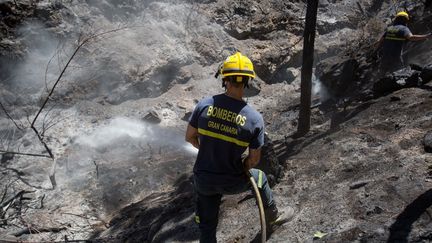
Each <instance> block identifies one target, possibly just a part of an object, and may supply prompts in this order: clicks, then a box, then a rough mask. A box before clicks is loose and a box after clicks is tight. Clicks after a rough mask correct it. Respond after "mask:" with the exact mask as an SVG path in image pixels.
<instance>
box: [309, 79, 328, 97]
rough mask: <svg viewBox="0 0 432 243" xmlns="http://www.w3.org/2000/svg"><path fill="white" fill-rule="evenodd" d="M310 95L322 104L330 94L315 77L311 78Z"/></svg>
mask: <svg viewBox="0 0 432 243" xmlns="http://www.w3.org/2000/svg"><path fill="white" fill-rule="evenodd" d="M312 95H313V96H314V97H318V98H319V99H320V101H321V102H324V101H326V100H328V99H329V98H330V93H329V92H328V90H327V88H326V87H325V86H324V85H323V84H322V83H321V81H320V80H319V78H317V77H316V76H315V75H313V77H312Z"/></svg>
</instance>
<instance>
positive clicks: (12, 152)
mask: <svg viewBox="0 0 432 243" xmlns="http://www.w3.org/2000/svg"><path fill="white" fill-rule="evenodd" d="M0 154H16V155H26V156H33V157H44V158H51V157H50V156H48V155H45V154H32V153H21V152H14V151H5V150H1V149H0Z"/></svg>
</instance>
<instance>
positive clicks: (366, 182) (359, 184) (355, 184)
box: [349, 180, 370, 190]
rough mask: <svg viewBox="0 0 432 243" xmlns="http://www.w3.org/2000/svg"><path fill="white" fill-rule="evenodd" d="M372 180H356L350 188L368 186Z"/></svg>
mask: <svg viewBox="0 0 432 243" xmlns="http://www.w3.org/2000/svg"><path fill="white" fill-rule="evenodd" d="M369 182H370V181H369V180H368V181H356V182H354V183H352V184H351V185H350V186H349V189H350V190H354V189H358V188H360V187H364V186H366V185H367V184H368V183H369Z"/></svg>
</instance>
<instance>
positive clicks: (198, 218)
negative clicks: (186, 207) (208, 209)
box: [195, 215, 200, 224]
mask: <svg viewBox="0 0 432 243" xmlns="http://www.w3.org/2000/svg"><path fill="white" fill-rule="evenodd" d="M195 223H197V224H199V223H200V217H199V216H198V215H195Z"/></svg>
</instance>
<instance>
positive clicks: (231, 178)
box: [185, 52, 294, 243]
mask: <svg viewBox="0 0 432 243" xmlns="http://www.w3.org/2000/svg"><path fill="white" fill-rule="evenodd" d="M218 74H220V75H221V76H222V86H223V87H225V93H222V94H218V95H215V96H212V97H207V98H204V99H203V100H201V101H200V102H199V103H198V104H197V105H196V107H195V109H194V111H193V113H192V115H191V117H190V119H189V124H188V127H187V130H186V135H185V139H186V141H187V142H189V143H191V144H192V145H193V146H194V147H196V148H198V155H197V158H196V162H195V165H194V169H193V172H194V187H195V192H196V194H197V205H196V206H197V210H196V216H195V221H196V222H197V223H198V224H199V229H200V242H204V243H211V242H216V227H217V224H218V213H219V205H220V203H221V198H222V195H224V194H237V193H241V192H245V191H247V190H251V189H252V185H251V184H250V182H249V180H248V177H247V176H246V174H247V172H250V174H252V176H253V177H254V179H255V181H256V183H257V185H258V187H259V191H260V195H261V197H262V200H263V205H264V208H265V209H264V211H265V215H266V224H267V228H268V229H270V230H271V228H272V227H273V226H275V225H280V224H282V223H285V222H287V221H288V220H289V219H291V218H292V217H293V215H294V210H293V209H292V208H291V207H288V208H286V209H285V210H284V212H282V213H281V212H279V211H278V209H277V207H276V203H275V201H274V198H273V195H272V191H271V189H270V187H269V184H268V181H267V178H266V175H265V173H264V172H263V171H261V170H258V169H254V168H253V167H254V166H256V165H257V164H258V162H259V161H260V157H261V147H262V146H263V144H264V121H263V118H262V116H261V114H260V113H259V112H257V111H256V110H255V109H254V108H252V107H251V106H250V105H248V104H247V103H246V102H245V101H244V100H243V94H244V89H245V87H248V82H250V81H251V80H252V79H253V78H255V72H254V68H253V64H252V62H251V61H250V59H249V58H248V57H246V56H244V55H242V54H241V53H240V52H237V53H235V54H234V55H232V56H229V57H228V58H227V59H226V60H225V61H224V62H223V64H222V65H221V66H220V68H219V69H218ZM216 76H217V75H216ZM246 150H248V155H247V157H246V158H245V159H242V154H243V153H244V152H245V151H246Z"/></svg>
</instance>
